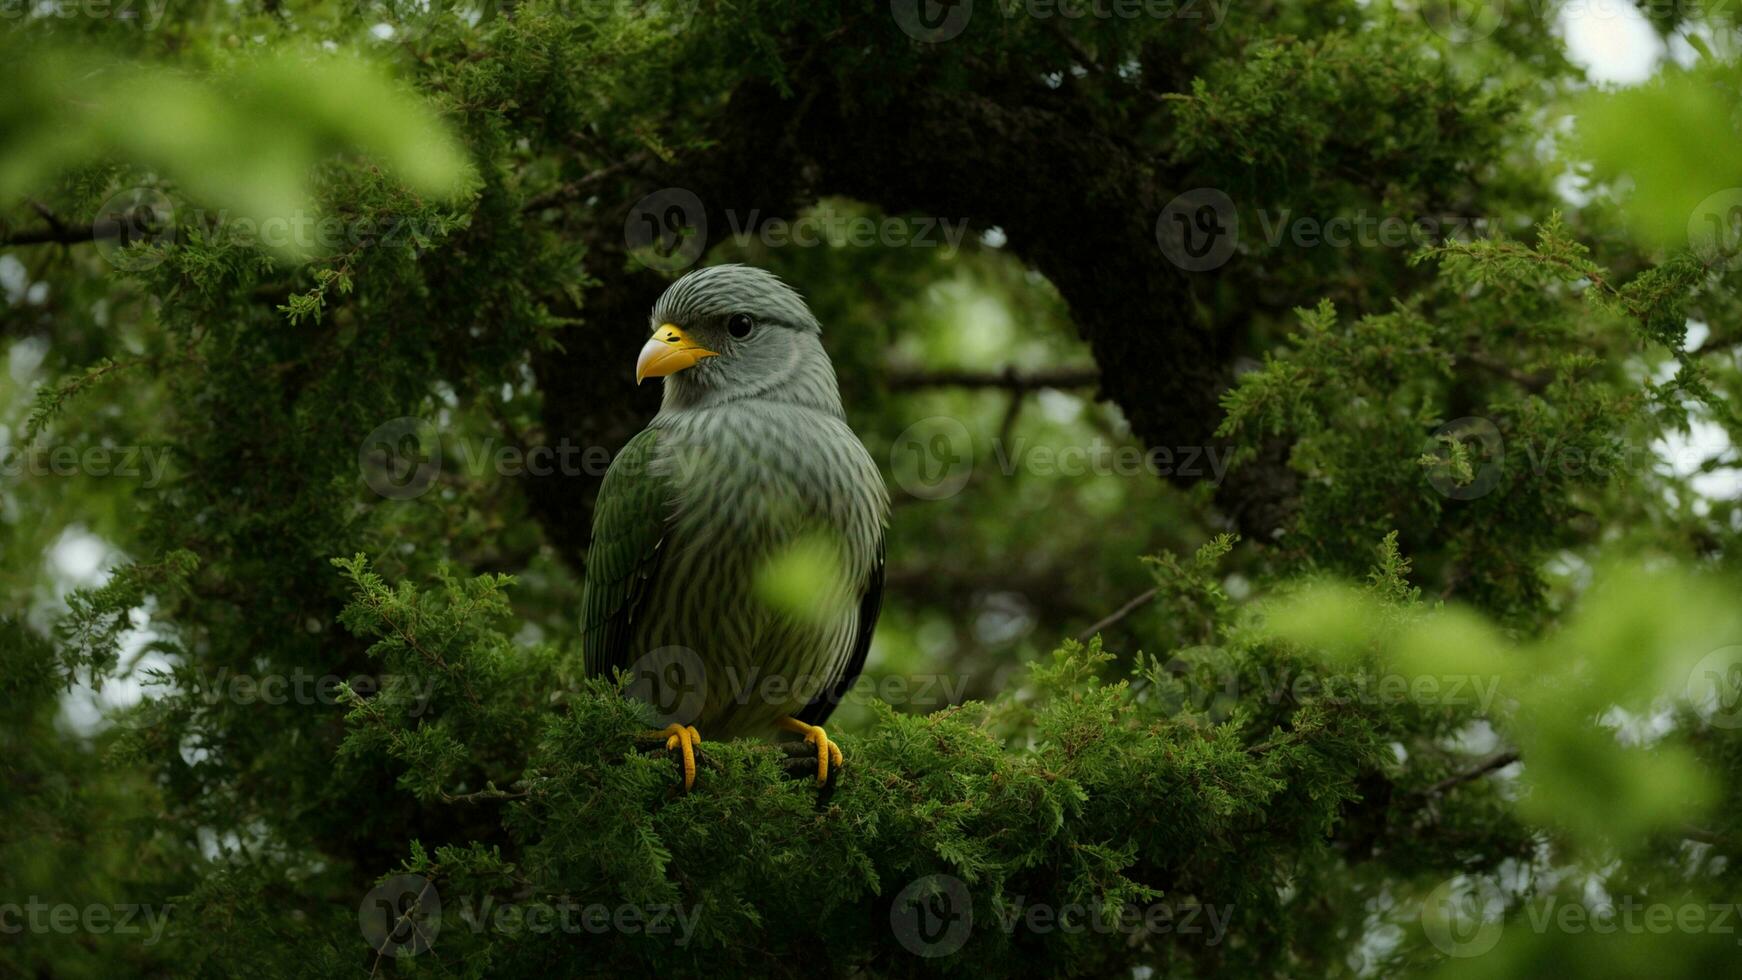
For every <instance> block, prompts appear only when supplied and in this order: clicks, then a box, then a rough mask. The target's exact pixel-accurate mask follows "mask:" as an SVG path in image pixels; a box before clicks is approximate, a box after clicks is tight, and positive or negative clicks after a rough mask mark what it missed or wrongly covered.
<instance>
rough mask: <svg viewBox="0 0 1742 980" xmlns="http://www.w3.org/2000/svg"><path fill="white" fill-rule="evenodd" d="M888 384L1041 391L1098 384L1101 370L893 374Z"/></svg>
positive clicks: (905, 387) (897, 387)
mask: <svg viewBox="0 0 1742 980" xmlns="http://www.w3.org/2000/svg"><path fill="white" fill-rule="evenodd" d="M886 380H887V383H888V385H889V388H890V389H891V390H892V391H912V390H914V389H916V388H1002V389H1004V390H1007V391H1036V390H1039V389H1041V388H1086V387H1088V386H1090V385H1094V384H1099V383H1100V381H1101V372H1100V369H1098V368H1094V367H1062V368H1045V369H1042V370H1038V371H1019V370H1017V369H1016V368H1015V367H1006V368H1003V369H1002V370H996V371H966V370H963V371H908V370H894V371H890V372H889V375H888V377H887V379H886Z"/></svg>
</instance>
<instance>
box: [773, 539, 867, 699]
mask: <svg viewBox="0 0 1742 980" xmlns="http://www.w3.org/2000/svg"><path fill="white" fill-rule="evenodd" d="M883 541H884V538H883V535H881V534H879V535H878V537H877V561H876V563H875V564H873V565H872V566H871V579H870V581H869V582H867V583H866V585H865V594H864V595H863V596H860V597H859V632H858V634H857V635H855V636H854V637H853V647H852V649H851V650H849V651H848V653H847V659H846V660H845V661H844V662H843V663H842V664H841V673H840V676H838V677H837V678H836V679H835V682H834V683H833V684H831V685H829V689H828V690H827V691H825V692H823V693H822V694H819V695H818V696H816V697H814V698H812V699H811V701H810V703H809V704H806V705H805V706H804V707H803V708H802V709H800V710H799V712H798V714H796V715H794V716H793V717H795V718H797V719H798V720H799V721H802V722H804V723H805V724H807V725H820V724H822V723H823V722H825V721H827V720H828V718H829V715H830V714H832V713H833V712H834V710H835V707H836V706H837V705H839V704H840V703H841V699H842V698H844V697H846V696H847V690H848V689H849V688H851V687H852V686H853V682H854V681H856V680H858V679H859V674H860V672H861V671H863V670H864V669H865V657H866V655H867V654H869V653H870V652H871V634H872V633H874V632H876V631H877V616H878V614H879V613H881V612H882V611H883V564H884V562H883Z"/></svg>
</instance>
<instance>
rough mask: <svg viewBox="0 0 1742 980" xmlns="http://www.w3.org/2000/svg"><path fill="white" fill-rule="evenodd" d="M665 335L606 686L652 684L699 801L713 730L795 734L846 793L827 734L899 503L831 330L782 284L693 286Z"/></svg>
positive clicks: (624, 498) (611, 626)
mask: <svg viewBox="0 0 1742 980" xmlns="http://www.w3.org/2000/svg"><path fill="white" fill-rule="evenodd" d="M649 326H650V327H651V331H650V332H651V335H650V337H649V338H648V340H647V342H646V343H645V344H644V345H643V346H642V347H641V350H640V353H639V354H638V356H637V358H636V362H635V383H636V384H637V385H639V384H641V383H642V382H644V381H647V380H650V379H654V378H659V379H662V384H663V386H664V391H663V394H662V399H661V403H660V408H659V411H658V413H657V414H656V415H654V417H653V419H652V421H650V422H649V423H648V424H647V427H646V428H644V429H643V430H642V431H641V432H640V433H638V434H636V435H635V436H634V437H633V438H631V439H630V440H629V442H628V443H627V444H626V445H625V446H624V447H623V449H622V450H621V451H620V452H619V453H618V454H617V455H616V456H615V457H614V458H613V460H612V461H611V465H610V466H609V467H608V468H607V470H606V472H605V477H604V480H603V481H602V482H601V484H600V487H599V492H598V496H597V498H596V501H595V504H594V515H593V527H592V539H591V544H590V545H589V547H588V550H587V555H586V564H585V584H584V586H583V588H582V598H581V609H582V611H581V618H582V622H581V637H582V640H581V643H582V649H583V655H584V660H585V666H586V670H587V673H588V674H589V675H592V676H604V677H610V676H612V675H613V674H614V673H615V672H616V671H619V670H621V671H625V672H627V673H630V674H631V675H632V676H634V675H636V674H638V673H639V675H640V681H645V682H646V683H647V685H649V686H648V688H647V689H646V690H644V691H643V692H642V693H647V694H650V695H651V697H650V698H649V699H650V700H653V701H654V702H655V704H656V707H657V708H659V709H660V711H661V712H662V713H661V714H660V720H661V721H669V722H670V723H669V724H667V725H665V727H664V728H662V729H659V730H657V731H654V732H650V733H649V735H650V736H652V737H653V738H654V740H655V741H656V742H657V741H658V740H660V739H663V741H664V743H665V749H666V751H668V752H675V753H677V756H678V760H679V764H680V766H681V771H682V784H683V791H684V792H685V793H688V792H690V791H691V790H692V789H693V787H694V785H695V780H696V762H695V758H696V752H697V750H698V748H699V746H700V744H701V740H702V733H703V732H706V733H708V737H710V738H736V737H774V736H777V735H778V734H779V733H781V732H791V733H794V734H796V735H798V736H799V737H800V740H801V743H800V744H796V745H794V746H793V749H794V751H795V753H796V754H798V761H799V763H800V764H801V765H802V766H804V771H805V772H806V774H808V772H809V758H810V755H809V754H810V752H811V751H812V750H814V751H815V755H816V780H817V783H818V785H819V786H823V787H827V786H830V785H832V779H834V778H837V776H838V773H839V772H840V770H841V768H842V767H843V764H844V762H845V760H844V758H843V756H842V754H841V750H840V747H839V746H838V745H837V744H836V743H835V742H834V741H833V740H832V739H831V738H830V737H829V735H828V732H827V731H826V730H825V729H824V727H823V724H824V723H825V722H826V721H827V720H828V718H829V716H830V714H831V713H832V712H833V711H834V708H835V706H836V705H837V704H839V702H840V700H841V699H842V698H843V697H844V696H845V694H846V693H847V692H848V691H849V690H850V689H851V687H852V685H853V683H854V681H855V680H856V679H857V678H858V677H859V675H860V673H861V671H863V669H864V667H865V659H866V656H867V654H868V652H869V650H870V647H871V636H872V632H873V630H874V629H875V627H876V624H877V618H878V614H879V611H880V609H881V607H882V599H883V584H884V567H885V538H886V533H887V528H888V523H889V493H888V489H887V488H886V486H885V485H884V482H883V477H882V474H881V472H880V471H879V469H878V467H877V465H876V463H875V462H874V460H873V459H872V457H871V454H870V453H869V452H868V451H867V450H866V448H865V445H864V443H863V442H861V441H860V439H859V437H858V436H857V435H856V434H855V433H854V431H853V429H852V428H851V427H849V425H848V423H847V418H846V414H845V411H844V410H843V408H842V404H841V395H840V389H839V386H838V383H837V381H836V377H835V370H834V365H833V363H832V362H831V361H830V360H829V355H828V353H827V351H826V350H825V349H824V347H823V343H822V326H821V324H819V323H818V321H817V318H816V316H815V315H814V314H813V313H812V312H811V310H810V307H809V306H808V305H807V304H806V303H805V301H804V299H803V297H802V296H800V295H799V293H798V292H797V291H795V290H794V289H793V288H792V287H791V286H789V285H787V284H786V282H784V281H783V280H782V279H780V278H779V277H778V276H776V275H774V274H773V273H770V272H768V271H766V270H763V269H759V268H756V267H753V266H747V265H738V264H726V265H714V266H708V267H704V268H701V269H698V270H695V271H693V272H690V273H687V274H686V275H684V276H682V277H681V278H679V279H677V280H676V281H674V282H673V283H672V284H671V285H670V286H669V287H667V288H666V290H665V292H664V293H663V294H662V295H661V296H660V297H659V299H658V300H657V301H656V302H655V303H654V306H653V310H652V315H651V317H650V318H649ZM782 572H784V573H785V574H784V575H783V574H781V573H782ZM771 582H772V583H773V584H772V585H771ZM782 583H784V586H783V585H782ZM795 585H796V586H797V588H796V590H795V588H794V586H795ZM638 683H639V682H638ZM631 690H632V691H635V690H636V685H634V684H632V685H631Z"/></svg>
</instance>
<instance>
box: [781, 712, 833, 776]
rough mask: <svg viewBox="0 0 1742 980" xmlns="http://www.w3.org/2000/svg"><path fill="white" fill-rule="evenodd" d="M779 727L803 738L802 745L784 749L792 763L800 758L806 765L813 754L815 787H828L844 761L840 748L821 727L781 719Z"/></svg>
mask: <svg viewBox="0 0 1742 980" xmlns="http://www.w3.org/2000/svg"><path fill="white" fill-rule="evenodd" d="M780 727H781V728H783V729H785V730H786V731H789V732H794V733H796V734H798V735H801V736H803V738H804V741H803V743H802V744H789V745H788V746H787V747H786V752H787V754H788V755H789V756H792V757H793V759H792V761H793V762H797V761H798V760H799V759H801V758H802V759H803V760H805V762H806V763H808V762H809V759H810V757H811V756H812V754H813V753H814V754H815V756H816V772H817V785H818V786H828V785H829V784H830V783H831V782H832V781H833V776H834V774H835V773H838V772H839V771H840V770H841V767H842V766H843V765H844V764H845V761H846V760H845V759H844V758H843V757H842V755H841V748H840V746H838V745H836V744H835V743H834V741H833V740H832V739H830V738H829V733H828V732H826V731H824V730H823V726H821V725H807V724H805V723H804V722H802V721H799V720H798V719H797V718H782V719H781V720H780ZM807 768H808V765H807Z"/></svg>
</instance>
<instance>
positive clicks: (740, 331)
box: [726, 313, 756, 340]
mask: <svg viewBox="0 0 1742 980" xmlns="http://www.w3.org/2000/svg"><path fill="white" fill-rule="evenodd" d="M754 329H756V321H755V320H754V319H752V318H751V316H750V314H748V313H734V314H732V315H731V316H730V317H728V318H727V319H726V332H727V333H729V334H731V335H732V336H733V337H734V338H735V339H737V340H743V339H744V338H745V337H748V336H750V331H752V330H754Z"/></svg>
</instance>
